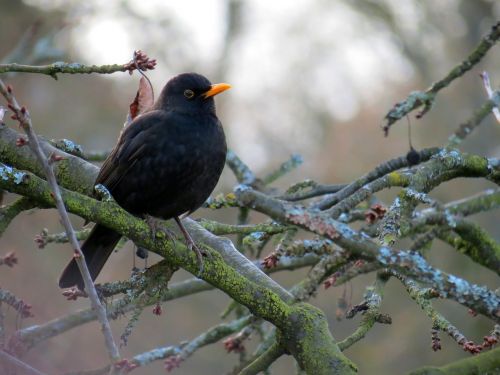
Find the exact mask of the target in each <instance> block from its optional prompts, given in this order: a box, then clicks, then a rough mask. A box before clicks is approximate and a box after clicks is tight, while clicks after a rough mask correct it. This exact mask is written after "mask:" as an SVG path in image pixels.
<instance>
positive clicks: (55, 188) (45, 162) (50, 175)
mask: <svg viewBox="0 0 500 375" xmlns="http://www.w3.org/2000/svg"><path fill="white" fill-rule="evenodd" d="M0 93H1V94H2V95H3V96H4V97H5V99H6V100H7V102H8V104H9V108H10V109H11V110H12V111H13V112H14V116H15V118H16V120H18V121H19V124H20V126H21V127H22V128H23V130H24V131H25V132H26V134H27V136H28V140H29V142H28V144H29V146H30V148H31V149H32V151H33V152H34V153H35V155H36V157H37V159H38V161H39V162H40V164H41V165H42V166H43V169H44V172H45V174H46V177H47V181H48V183H49V184H50V187H51V189H52V198H53V199H54V200H55V204H56V206H57V209H58V211H59V215H60V216H61V220H62V223H63V226H64V228H65V230H66V233H67V235H68V238H69V239H70V243H71V246H72V247H73V250H74V252H75V260H76V262H77V264H78V268H79V270H80V272H81V273H82V276H83V280H84V284H85V289H86V291H87V293H88V294H89V298H90V301H91V304H92V306H93V308H94V309H96V312H97V314H98V317H99V322H100V323H101V328H102V332H103V335H104V341H105V343H106V349H107V351H108V355H109V357H110V359H111V361H112V362H116V361H117V360H119V359H120V353H119V351H118V347H117V346H116V344H115V342H114V339H113V334H112V332H111V327H110V325H109V321H108V318H107V316H106V308H105V307H104V305H102V304H101V301H100V300H99V296H98V295H97V291H96V289H95V286H94V283H93V281H92V278H91V276H90V273H89V270H88V267H87V263H86V262H85V257H84V255H83V253H82V250H81V249H80V244H79V243H78V239H77V238H76V235H75V231H74V229H73V226H72V225H71V221H70V219H69V215H68V212H67V211H66V207H65V206H64V202H63V200H62V197H61V191H60V189H59V185H58V183H57V180H56V177H55V175H54V171H53V169H52V166H51V164H50V161H49V159H48V158H47V156H46V155H45V153H44V151H43V150H42V148H41V147H40V144H39V142H38V137H37V135H36V133H35V132H34V131H33V125H32V123H31V118H30V115H29V112H28V111H27V109H26V108H25V107H20V106H19V104H18V103H17V100H16V99H15V97H14V96H13V95H12V88H10V87H7V86H5V84H4V82H3V81H2V80H0ZM50 160H52V163H53V162H54V160H55V158H54V157H53V155H51V157H50Z"/></svg>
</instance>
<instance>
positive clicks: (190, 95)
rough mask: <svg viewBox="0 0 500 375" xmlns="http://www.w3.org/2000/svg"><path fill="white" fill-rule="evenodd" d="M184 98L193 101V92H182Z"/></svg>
mask: <svg viewBox="0 0 500 375" xmlns="http://www.w3.org/2000/svg"><path fill="white" fill-rule="evenodd" d="M184 96H185V97H186V98H187V99H193V97H194V91H193V90H189V89H188V90H184Z"/></svg>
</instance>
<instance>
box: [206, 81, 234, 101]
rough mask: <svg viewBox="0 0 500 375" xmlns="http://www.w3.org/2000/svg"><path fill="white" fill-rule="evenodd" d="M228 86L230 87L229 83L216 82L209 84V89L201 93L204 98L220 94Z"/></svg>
mask: <svg viewBox="0 0 500 375" xmlns="http://www.w3.org/2000/svg"><path fill="white" fill-rule="evenodd" d="M230 88H231V85H229V84H227V83H216V84H214V85H212V86H210V90H208V91H207V92H205V93H204V94H203V96H204V97H205V99H207V98H210V97H211V96H214V95H217V94H220V93H221V92H223V91H226V90H229V89H230Z"/></svg>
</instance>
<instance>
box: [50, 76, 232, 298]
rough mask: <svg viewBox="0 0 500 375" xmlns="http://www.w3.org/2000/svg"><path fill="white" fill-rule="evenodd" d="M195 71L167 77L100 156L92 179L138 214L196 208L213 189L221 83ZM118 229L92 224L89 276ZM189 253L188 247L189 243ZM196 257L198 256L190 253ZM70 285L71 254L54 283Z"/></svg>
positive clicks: (220, 140)
mask: <svg viewBox="0 0 500 375" xmlns="http://www.w3.org/2000/svg"><path fill="white" fill-rule="evenodd" d="M230 87H231V86H230V85H228V84H226V83H219V84H213V85H212V84H211V83H210V81H209V80H208V79H207V78H205V77H204V76H202V75H200V74H196V73H184V74H180V75H178V76H176V77H174V78H172V79H171V80H169V81H168V82H167V84H166V85H165V87H164V88H163V90H162V92H161V94H160V96H159V98H158V99H157V100H156V102H155V103H154V104H153V106H152V107H151V109H149V110H148V111H146V112H145V113H144V114H142V115H140V116H138V117H136V118H135V119H134V120H133V121H132V122H131V123H130V124H129V125H128V126H127V127H126V128H125V129H124V130H123V132H122V133H121V134H120V137H119V138H118V142H117V144H116V146H115V147H114V149H113V151H112V152H111V153H110V155H109V156H108V157H107V158H106V160H105V161H104V164H103V165H102V168H101V170H100V172H99V175H98V176H97V179H96V185H97V184H102V185H104V186H105V187H106V188H107V190H108V191H109V192H110V193H111V195H112V197H113V198H114V199H115V201H116V202H117V203H118V204H119V205H120V206H121V207H123V208H124V209H125V210H127V211H128V212H130V213H131V214H133V215H136V216H138V217H142V218H144V217H149V216H152V217H157V218H161V219H171V218H174V219H175V220H176V222H177V223H178V224H179V226H180V228H181V231H182V232H183V234H184V235H185V236H186V240H187V241H188V244H190V245H194V243H193V242H192V240H191V238H190V236H189V234H188V233H187V231H186V230H185V229H184V227H183V226H182V223H181V221H180V219H179V216H180V215H182V214H190V213H192V212H193V211H195V210H196V209H197V208H199V207H200V206H201V205H202V204H203V203H204V202H205V200H206V199H207V198H208V196H209V195H210V193H211V192H212V190H213V189H214V188H215V185H216V184H217V181H218V180H219V177H220V175H221V173H222V169H223V167H224V162H225V159H226V151H227V148H226V139H225V136H224V131H223V129H222V125H221V123H220V121H219V119H218V118H217V115H216V113H215V102H214V96H215V95H217V94H219V93H221V92H223V91H225V90H227V89H229V88H230ZM120 238H121V234H119V233H117V232H115V231H113V230H111V229H109V228H107V227H105V226H103V225H100V224H96V225H95V226H94V228H93V229H92V231H91V232H90V235H89V237H88V238H87V239H86V240H85V242H84V243H83V245H82V251H83V254H84V255H85V260H86V262H87V265H88V268H89V271H90V275H91V276H92V280H95V278H96V277H97V275H98V274H99V272H100V271H101V269H102V268H103V266H104V263H105V262H106V260H107V259H108V257H109V256H110V255H111V253H112V251H113V249H114V247H115V246H116V244H117V243H118V241H119V240H120ZM192 247H193V248H194V249H195V250H196V251H198V252H199V250H198V249H197V248H196V246H195V245H194V246H192ZM197 255H198V257H200V254H199V253H198V254H197ZM75 285H76V286H78V288H79V289H81V290H83V288H84V284H83V279H82V276H81V274H80V271H79V269H78V266H77V264H76V261H75V259H72V260H71V262H70V263H69V264H68V265H67V266H66V268H65V270H64V271H63V273H62V275H61V278H60V279H59V286H60V287H61V288H68V287H72V286H75Z"/></svg>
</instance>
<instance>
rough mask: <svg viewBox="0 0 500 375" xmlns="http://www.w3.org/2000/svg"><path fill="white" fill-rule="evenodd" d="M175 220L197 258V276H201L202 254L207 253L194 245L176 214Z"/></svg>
mask: <svg viewBox="0 0 500 375" xmlns="http://www.w3.org/2000/svg"><path fill="white" fill-rule="evenodd" d="M174 220H175V222H176V223H177V225H178V226H179V229H180V230H181V232H182V234H183V235H184V238H185V239H186V245H187V247H188V249H190V250H193V251H194V252H195V254H196V257H197V259H198V267H199V269H198V277H200V276H201V274H202V273H203V256H204V255H205V256H206V255H207V253H206V252H205V251H203V250H200V248H199V247H198V246H197V245H196V243H195V242H194V240H193V238H192V237H191V235H190V234H189V232H188V231H187V230H186V228H184V225H183V224H182V221H181V219H179V217H178V216H176V217H174Z"/></svg>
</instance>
